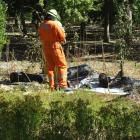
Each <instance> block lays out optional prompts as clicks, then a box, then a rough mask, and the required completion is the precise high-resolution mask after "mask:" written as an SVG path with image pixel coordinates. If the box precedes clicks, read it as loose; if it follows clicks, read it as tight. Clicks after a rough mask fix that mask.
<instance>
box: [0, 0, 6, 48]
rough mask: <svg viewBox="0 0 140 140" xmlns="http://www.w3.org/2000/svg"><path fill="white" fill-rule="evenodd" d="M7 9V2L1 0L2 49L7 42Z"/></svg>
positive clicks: (0, 30)
mask: <svg viewBox="0 0 140 140" xmlns="http://www.w3.org/2000/svg"><path fill="white" fill-rule="evenodd" d="M6 10H7V8H6V5H5V3H4V2H3V1H2V0H0V15H1V16H0V50H1V49H2V47H3V45H4V44H5V43H6V36H5V32H6Z"/></svg>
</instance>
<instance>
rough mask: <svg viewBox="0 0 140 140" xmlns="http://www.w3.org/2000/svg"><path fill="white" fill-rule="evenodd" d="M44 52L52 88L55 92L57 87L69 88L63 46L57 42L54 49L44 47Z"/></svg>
mask: <svg viewBox="0 0 140 140" xmlns="http://www.w3.org/2000/svg"><path fill="white" fill-rule="evenodd" d="M43 52H44V55H45V59H46V67H47V68H46V69H47V73H48V78H49V84H50V88H51V89H52V90H53V89H55V88H56V87H58V88H65V87H67V62H66V58H65V54H64V52H63V49H62V47H61V44H60V43H58V42H57V43H55V45H53V46H52V47H50V46H44V49H43ZM55 74H56V76H55ZM56 77H57V79H56Z"/></svg>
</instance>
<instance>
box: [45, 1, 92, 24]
mask: <svg viewBox="0 0 140 140" xmlns="http://www.w3.org/2000/svg"><path fill="white" fill-rule="evenodd" d="M47 8H48V9H51V8H53V9H54V8H55V9H56V10H57V11H58V12H59V14H60V16H61V18H62V21H63V23H72V24H73V23H74V24H77V23H81V22H82V21H87V13H88V11H89V10H92V9H93V0H86V1H84V0H51V1H49V2H48V6H47Z"/></svg>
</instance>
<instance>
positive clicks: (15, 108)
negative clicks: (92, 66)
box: [0, 93, 140, 140]
mask: <svg viewBox="0 0 140 140" xmlns="http://www.w3.org/2000/svg"><path fill="white" fill-rule="evenodd" d="M105 98H108V97H107V95H106V96H97V95H95V94H88V93H83V94H82V93H80V94H79V93H76V94H74V95H64V94H61V93H57V94H52V93H51V94H46V93H45V94H43V93H42V94H34V95H33V94H31V95H22V94H21V93H19V94H17V93H16V94H13V93H11V94H9V93H8V94H5V93H0V128H1V129H0V139H2V140H16V139H19V140H38V139H41V140H46V139H50V140H56V139H61V140H78V139H82V140H89V139H95V140H101V139H104V140H108V139H135V138H137V139H138V138H139V137H140V106H139V105H137V104H136V103H134V102H131V101H129V100H124V99H116V100H114V101H111V102H106V101H105ZM111 98H112V97H111Z"/></svg>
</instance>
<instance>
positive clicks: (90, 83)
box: [10, 64, 140, 93]
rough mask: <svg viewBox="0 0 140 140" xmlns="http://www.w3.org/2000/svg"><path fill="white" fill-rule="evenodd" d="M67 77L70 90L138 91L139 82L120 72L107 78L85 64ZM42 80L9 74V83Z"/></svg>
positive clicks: (73, 68) (35, 75)
mask: <svg viewBox="0 0 140 140" xmlns="http://www.w3.org/2000/svg"><path fill="white" fill-rule="evenodd" d="M67 76H68V85H69V87H71V88H72V89H79V88H86V89H94V88H97V87H98V88H104V89H113V88H115V89H116V88H118V89H121V91H123V92H127V93H130V92H132V91H133V90H134V89H140V80H135V79H131V78H129V77H126V76H122V71H119V72H118V74H117V75H116V76H115V77H109V76H107V75H106V74H105V73H100V74H99V73H97V72H95V71H94V70H92V69H91V67H90V66H89V65H87V64H82V65H78V66H74V67H70V68H68V74H67ZM44 80H45V78H44V75H43V74H38V75H37V74H27V73H24V72H13V73H11V74H10V81H11V83H13V82H32V81H36V82H39V83H43V82H44ZM99 92H100V91H99ZM110 92H111V91H110Z"/></svg>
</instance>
